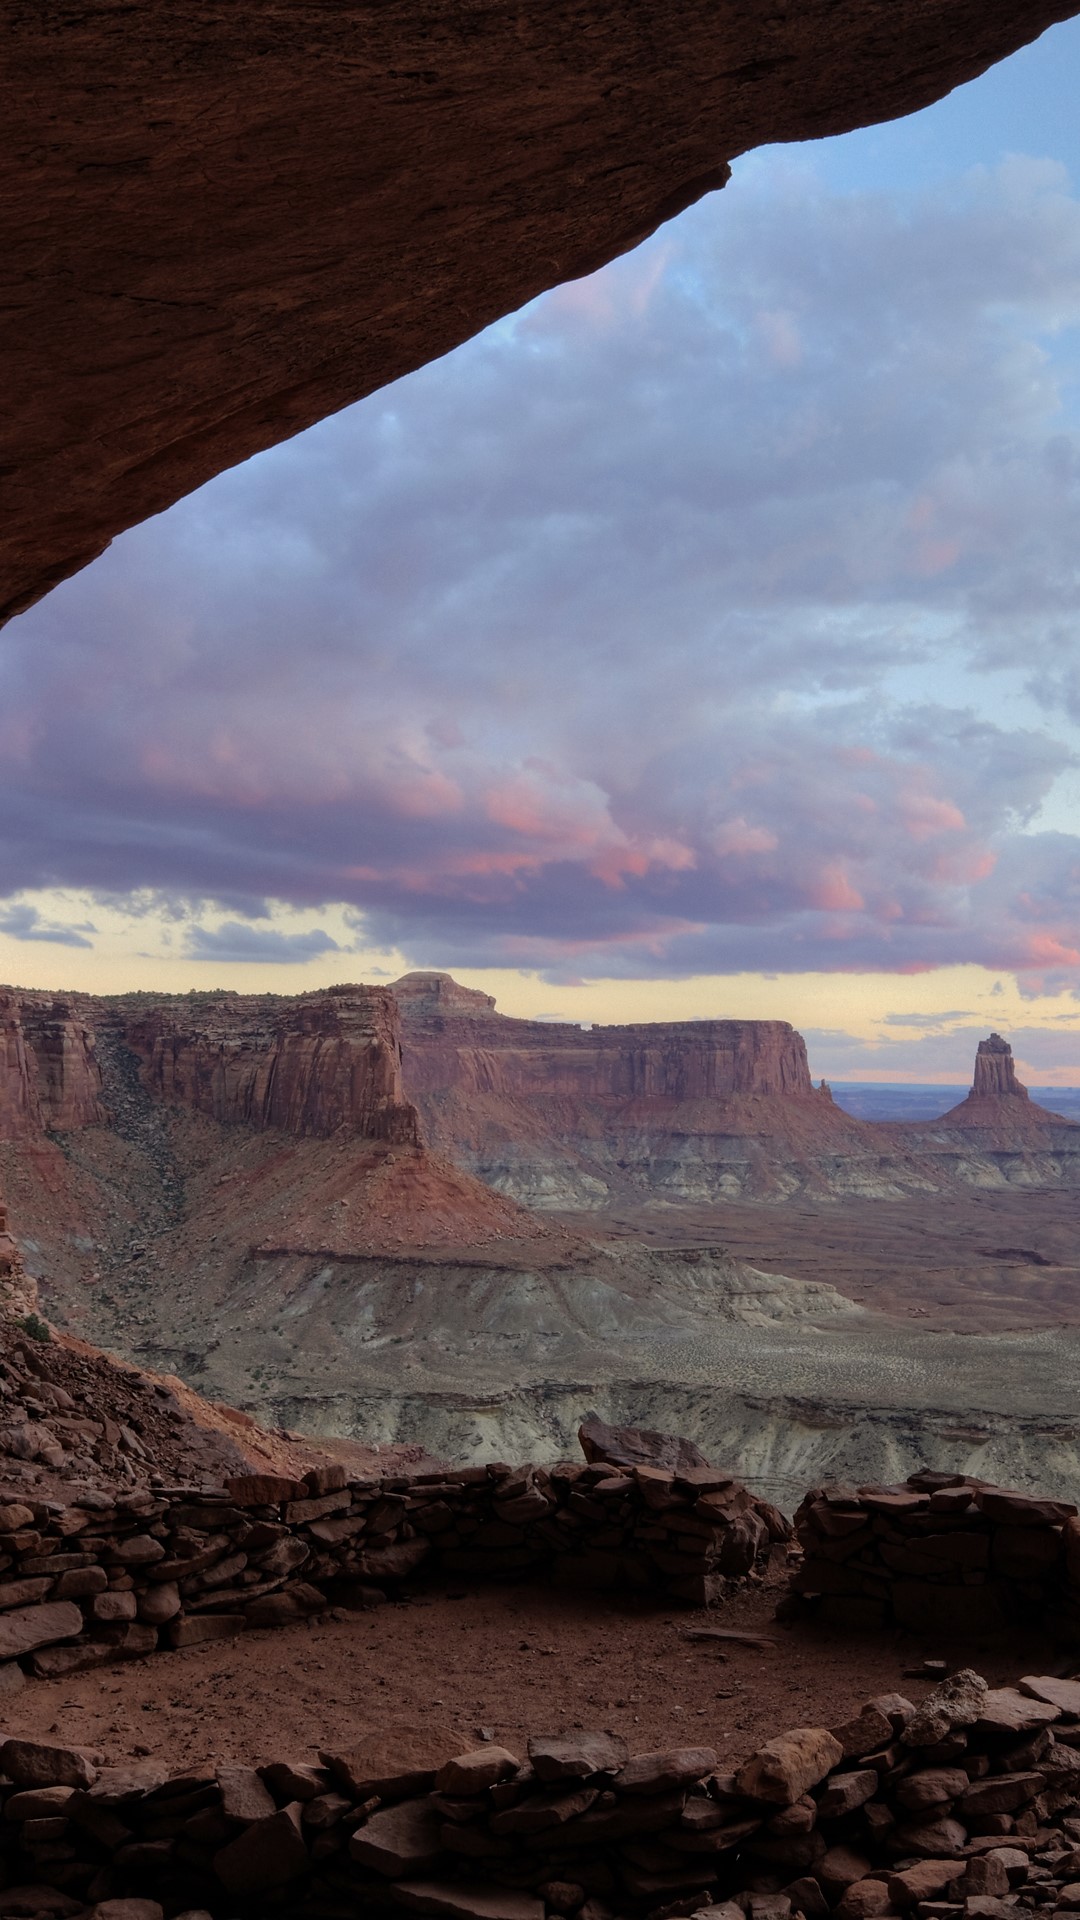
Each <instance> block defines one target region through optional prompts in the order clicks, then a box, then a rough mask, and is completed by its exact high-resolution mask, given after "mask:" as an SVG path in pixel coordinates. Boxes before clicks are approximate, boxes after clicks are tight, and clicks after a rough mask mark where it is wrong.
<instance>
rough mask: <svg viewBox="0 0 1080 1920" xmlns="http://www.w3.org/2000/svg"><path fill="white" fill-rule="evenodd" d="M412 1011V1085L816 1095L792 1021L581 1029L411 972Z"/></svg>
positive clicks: (418, 1088) (530, 1091)
mask: <svg viewBox="0 0 1080 1920" xmlns="http://www.w3.org/2000/svg"><path fill="white" fill-rule="evenodd" d="M393 992H394V995H395V997H396V999H397V1001H398V1004H399V1006H400V1007H401V1011H402V1020H403V1048H404V1055H405V1060H406V1075H407V1080H408V1086H409V1090H410V1092H411V1093H413V1094H415V1095H416V1096H417V1097H418V1098H419V1097H420V1096H421V1095H423V1094H431V1093H439V1092H443V1091H449V1090H453V1091H454V1092H459V1093H465V1094H473V1093H498V1094H507V1095H509V1096H510V1097H511V1098H515V1099H516V1098H521V1097H524V1098H532V1097H534V1096H537V1095H540V1096H544V1097H547V1096H551V1095H554V1096H556V1097H557V1096H559V1095H561V1094H570V1095H574V1096H577V1097H578V1098H581V1099H588V1100H617V1101H620V1102H621V1101H626V1100H636V1099H654V1098H656V1099H662V1100H679V1101H683V1100H722V1099H726V1098H728V1097H729V1096H731V1095H735V1094H747V1095H754V1094H758V1095H765V1096H767V1097H768V1096H773V1095H779V1096H781V1097H794V1098H805V1097H808V1096H810V1097H812V1096H813V1095H814V1085H813V1082H812V1080H811V1078H810V1069H809V1067H808V1065H807V1060H806V1043H805V1041H804V1040H803V1037H802V1035H801V1034H800V1033H796V1031H795V1029H794V1027H792V1026H789V1025H788V1023H787V1021H786V1020H694V1021H677V1022H661V1021H650V1022H647V1023H646V1022H641V1023H639V1024H637V1025H633V1026H593V1027H583V1026H580V1025H574V1024H572V1023H570V1022H562V1021H561V1022H558V1023H556V1022H554V1021H538V1020H516V1019H512V1018H511V1017H510V1016H508V1015H506V1014H501V1013H496V1011H495V1002H494V1000H493V999H491V998H490V996H489V995H488V994H481V993H474V992H473V991H471V990H470V989H468V988H464V987H460V986H458V984H457V982H456V981H454V980H452V979H450V977H449V975H438V974H434V975H433V974H420V975H416V974H406V976H405V978H404V979H403V980H400V981H398V982H397V984H396V985H395V987H394V988H393Z"/></svg>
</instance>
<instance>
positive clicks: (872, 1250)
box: [560, 1186, 1080, 1333]
mask: <svg viewBox="0 0 1080 1920" xmlns="http://www.w3.org/2000/svg"><path fill="white" fill-rule="evenodd" d="M560 1218H561V1219H562V1221H563V1223H564V1224H565V1225H566V1226H568V1227H569V1228H571V1229H572V1230H575V1231H578V1232H582V1233H586V1234H588V1233H592V1234H593V1235H594V1236H596V1237H597V1238H610V1239H614V1240H631V1241H634V1242H636V1243H640V1244H641V1245H643V1246H653V1247H673V1246H679V1247H688V1246H723V1247H726V1248H727V1249H728V1250H729V1251H730V1252H731V1253H733V1254H734V1255H735V1257H736V1258H737V1259H739V1260H747V1261H749V1262H750V1263H751V1265H753V1266H756V1267H761V1268H764V1269H765V1270H766V1271H767V1272H774V1273H786V1274H790V1275H791V1276H792V1277H793V1278H794V1279H796V1280H820V1281H825V1282H826V1283H827V1284H828V1285H829V1286H831V1287H836V1288H837V1290H838V1292H840V1293H843V1294H846V1295H847V1297H848V1299H849V1300H857V1301H858V1302H859V1303H860V1305H862V1306H866V1307H870V1308H872V1309H873V1310H874V1311H875V1312H877V1313H885V1314H890V1315H893V1316H895V1317H896V1318H898V1319H902V1320H903V1319H916V1320H920V1321H922V1322H923V1323H924V1324H925V1325H926V1326H927V1327H928V1328H936V1329H940V1330H943V1331H949V1332H954V1333H1005V1332H1012V1331H1016V1330H1018V1329H1021V1328H1038V1327H1046V1326H1077V1325H1080V1192H1078V1191H1077V1190H1076V1188H1075V1187H1071V1188H1070V1187H1049V1188H1034V1187H1021V1186H1017V1187H1010V1188H1007V1189H1006V1190H1004V1191H993V1192H978V1191H968V1192H961V1193H958V1194H948V1193H938V1194H928V1195H925V1196H922V1195H916V1196H913V1197H910V1198H906V1199H902V1200H859V1199H850V1200H843V1201H831V1200H810V1199H806V1198H805V1197H801V1198H799V1199H793V1200H788V1201H786V1202H785V1204H784V1205H783V1206H764V1205H761V1204H757V1205H755V1204H752V1203H748V1202H740V1201H725V1202H724V1204H723V1205H722V1206H680V1207H670V1208H668V1207H655V1206H652V1207H634V1208H625V1209H619V1208H615V1209H613V1210H612V1211H611V1212H604V1213H594V1214H563V1215H561V1216H560Z"/></svg>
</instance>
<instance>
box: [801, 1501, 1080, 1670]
mask: <svg viewBox="0 0 1080 1920" xmlns="http://www.w3.org/2000/svg"><path fill="white" fill-rule="evenodd" d="M795 1537H796V1541H797V1543H798V1546H799V1547H800V1548H801V1550H802V1554H803V1559H802V1563H801V1565H799V1566H798V1567H797V1568H796V1570H795V1572H794V1573H793V1575H792V1581H791V1585H792V1590H793V1593H794V1595H796V1596H797V1601H796V1603H795V1605H794V1606H793V1607H792V1609H791V1610H792V1611H793V1612H796V1611H800V1610H802V1609H803V1608H810V1609H812V1610H813V1611H814V1612H815V1613H816V1614H817V1615H818V1616H819V1617H820V1618H822V1619H825V1620H828V1621H830V1622H832V1623H833V1624H834V1625H836V1626H839V1627H844V1628H851V1629H859V1628H871V1629H872V1628H881V1627H885V1626H899V1627H907V1628H909V1629H911V1630H912V1631H913V1632H920V1633H921V1632H930V1633H935V1634H940V1635H943V1636H951V1635H957V1636H963V1635H971V1634H984V1633H1001V1632H1003V1631H1007V1630H1008V1629H1009V1628H1010V1627H1013V1626H1017V1625H1020V1624H1023V1625H1027V1626H1030V1625H1031V1624H1032V1623H1035V1622H1038V1623H1041V1624H1044V1625H1046V1626H1047V1627H1048V1628H1049V1629H1050V1630H1051V1631H1052V1632H1054V1633H1056V1634H1057V1635H1058V1636H1059V1637H1060V1638H1061V1639H1062V1640H1063V1641H1065V1642H1069V1643H1073V1644H1075V1643H1080V1520H1078V1518H1077V1509H1076V1508H1075V1506H1073V1505H1071V1504H1070V1503H1069V1502H1068V1501H1063V1500H1042V1499H1039V1498H1037V1497H1035V1496H1033V1495H1029V1494H1023V1493H1016V1492H1013V1491H1011V1490H1009V1489H1007V1488H1004V1487H994V1486H990V1485H988V1484H987V1483H986V1482H985V1481H981V1480H975V1479H970V1478H967V1477H965V1476H964V1475H962V1474H944V1473H915V1474H912V1475H911V1477H910V1479H909V1480H907V1481H906V1482H905V1484H904V1485H903V1486H891V1487H884V1486H881V1487H858V1488H856V1487H850V1486H829V1487H820V1488H817V1489H815V1490H814V1491H813V1492H811V1493H808V1494H807V1495H806V1498H805V1499H804V1500H803V1503H802V1505H801V1506H800V1508H799V1510H798V1512H797V1514H796V1515H795Z"/></svg>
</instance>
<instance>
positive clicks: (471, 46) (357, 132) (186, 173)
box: [0, 0, 1075, 618]
mask: <svg viewBox="0 0 1080 1920" xmlns="http://www.w3.org/2000/svg"><path fill="white" fill-rule="evenodd" d="M1074 11H1075V0H812V4H806V5H803V6H799V7H761V6H752V5H748V4H747V3H746V0H683V4H681V5H680V6H678V7H675V8H673V7H671V6H670V5H669V4H666V0H635V4H634V5H633V6H629V5H626V4H625V3H624V0H548V4H547V5H545V6H542V7H531V8H528V7H525V8H523V7H492V6H490V5H487V4H485V0H455V4H454V5H443V6H438V7H427V8H421V7H419V6H417V5H416V0H382V3H381V4H380V5H379V6H378V7H370V6H369V7H366V8H363V9H360V8H356V7H353V6H349V5H342V6H314V7H312V6H295V7H284V6H281V5H280V4H279V3H278V0H243V4H240V5H233V6H229V7H206V6H201V5H194V6H176V5H175V4H173V3H172V0H143V4H142V5H141V6H139V7H136V8H132V7H123V8H102V7H95V8H83V9H81V10H80V9H75V10H68V12H66V13H65V15H64V18H63V31H62V32H59V31H57V27H56V23H55V20H53V19H52V18H51V17H50V12H49V10H48V9H43V8H40V7H29V6H21V7H14V8H8V9H6V10H5V46H4V54H5V70H6V76H7V88H6V98H5V109H4V118H3V123H2V126H0V149H2V151H0V167H2V168H3V176H4V177H3V186H2V189H0V194H2V198H3V204H4V211H5V214H6V216H7V217H6V223H5V228H4V235H3V245H2V246H0V282H2V292H0V302H2V305H3V309H4V314H5V328H6V336H7V345H6V350H5V351H6V361H5V375H6V379H5V397H6V401H7V406H6V420H5V426H6V430H7V434H6V437H7V445H6V450H5V463H4V469H3V479H4V482H5V487H6V491H5V496H4V504H3V511H2V513H0V618H2V617H3V615H4V613H10V612H14V611H17V610H18V609H19V608H20V607H21V606H25V605H27V604H29V602H30V601H31V600H33V599H34V598H35V597H36V596H38V595H39V594H41V593H43V592H45V591H47V589H48V588H49V587H50V586H51V585H53V584H54V583H55V582H56V581H57V580H59V579H62V578H63V577H64V576H65V574H68V573H71V572H73V571H74V570H75V569H76V568H77V567H80V566H83V565H85V563H86V562H87V560H89V559H91V558H93V556H94V554H96V553H98V552H100V551H101V549H102V547H104V546H105V545H106V544H107V543H108V541H109V540H110V539H111V538H112V537H113V535H114V534H116V533H118V532H119V531H120V530H121V529H122V528H123V527H126V526H130V525H131V524H132V522H134V521H136V520H140V519H143V518H144V517H145V516H146V515H148V514H151V513H157V512H159V511H160V510H161V509H162V508H163V507H165V506H168V505H169V503H170V502H171V501H173V500H175V499H177V498H178V497H179V496H180V495H181V494H183V493H186V492H189V491H190V490H191V489H192V488H194V487H197V486H201V485H202V484H203V482H204V481H206V480H208V479H210V477H211V476H212V475H213V474H215V473H217V472H219V471H220V470H221V469H222V468H224V467H229V466H232V465H234V464H235V463H236V462H237V461H240V460H245V459H247V458H248V457H249V456H250V455H251V454H253V453H255V452H257V451H258V450H259V449H260V448H263V447H267V446H271V445H272V444H274V442H276V441H279V440H283V439H286V438H288V436H289V435H291V434H294V433H296V432H298V431H299V430H300V428H302V427H305V426H308V425H310V424H311V423H312V422H313V421H315V420H318V419H320V418H322V417H323V416H324V415H326V414H329V413H333V412H336V411H337V410H338V409H339V408H341V407H343V406H346V405H348V404H349V402H351V401H353V400H357V399H359V398H360V397H361V395H362V394H365V393H370V392H371V391H372V390H373V389H374V388H376V387H379V386H381V385H384V384H385V383H386V382H387V381H390V380H394V379H396V378H398V377H399V376H400V375H401V374H403V373H406V372H408V371H409V369H410V368H413V367H416V366H419V365H420V364H422V363H423V362H424V361H425V360H430V359H434V358H436V357H437V356H438V355H440V354H443V353H446V352H447V351H448V350H449V349H450V348H451V347H453V346H455V345H456V344H457V343H458V342H459V341H461V340H463V339H466V338H467V337H468V336H469V335H471V334H474V333H476V332H478V331H479V330H480V329H481V328H482V327H484V326H486V325H487V324H488V323H489V322H490V321H493V320H495V319H496V318H498V316H499V315H501V314H503V313H506V312H509V311H511V310H513V309H515V308H518V307H520V306H522V305H523V304H524V302H526V301H527V300H529V299H531V298H532V297H533V296H534V295H536V294H538V293H539V292H541V291H542V290H543V289H544V288H546V287H550V286H552V285H554V284H555V283H556V282H558V281H560V280H565V279H572V278H574V277H575V276H577V275H579V274H584V273H588V272H591V271H592V270H593V269H594V268H595V267H598V266H600V265H601V264H602V263H603V262H604V261H605V260H609V259H611V258H612V257H613V256H614V255H616V254H618V253H622V252H624V251H625V250H626V249H627V248H628V247H631V246H633V245H634V244H635V243H636V242H637V241H638V240H640V239H642V238H643V237H644V235H645V234H647V233H649V232H651V231H652V230H653V229H654V228H655V227H656V226H657V225H658V224H659V223H660V222H661V221H663V220H666V219H669V218H670V217H671V216H672V214H674V213H676V212H678V211H679V210H680V209H681V208H682V207H685V206H687V205H689V204H690V203H691V202H692V201H693V200H696V199H697V198H698V197H699V196H700V195H701V194H702V193H704V192H707V191H708V190H709V189H710V188H714V187H718V186H722V185H723V183H724V181H725V179H726V178H727V172H728V167H727V163H728V161H730V160H731V159H732V158H733V157H734V156H735V155H737V154H740V153H744V152H746V151H747V150H748V149H749V148H751V147H754V146H758V145H760V144H761V143H762V142H771V141H777V140H805V139H811V138H816V137H818V136H820V135H823V134H835V133H841V132H844V131H846V130H848V129H849V128H852V127H856V126H863V125H866V124H867V123H868V122H870V121H873V120H877V119H890V118H892V117H893V116H895V115H897V114H901V113H910V112H912V111H914V110H915V109H917V108H919V107H924V106H926V105H928V104H929V102H931V101H932V100H935V99H938V98H940V97H941V96H942V95H943V94H945V93H947V92H948V91H949V90H950V88H952V87H955V86H957V85H958V84H959V83H960V82H961V81H964V80H969V79H971V78H973V76H974V75H976V74H977V73H980V72H981V71H982V70H983V69H984V68H985V67H986V66H988V65H989V64H990V63H991V62H992V61H994V60H999V59H1001V58H1002V56H1003V55H1005V54H1007V53H1010V52H1011V51H1012V50H1013V49H1014V48H1015V47H1018V46H1020V45H1022V44H1023V43H1024V42H1026V41H1028V40H1031V39H1033V38H1034V37H1035V36H1036V35H1037V34H1038V33H1040V32H1041V31H1042V29H1043V28H1044V27H1046V26H1048V25H1049V24H1050V23H1051V21H1054V20H1061V19H1064V18H1066V17H1067V16H1068V15H1070V14H1072V13H1073V12H1074ZM44 235H47V244H45V243H43V238H42V236H44Z"/></svg>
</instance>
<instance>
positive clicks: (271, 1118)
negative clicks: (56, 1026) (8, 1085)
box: [110, 987, 420, 1146]
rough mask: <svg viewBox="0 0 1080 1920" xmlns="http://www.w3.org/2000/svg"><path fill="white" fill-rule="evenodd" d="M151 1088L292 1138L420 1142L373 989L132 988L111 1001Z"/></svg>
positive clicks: (391, 1033) (221, 1117) (386, 1015)
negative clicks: (176, 991)
mask: <svg viewBox="0 0 1080 1920" xmlns="http://www.w3.org/2000/svg"><path fill="white" fill-rule="evenodd" d="M110 1011H111V1013H112V1016H113V1020H114V1022H115V1024H116V1026H117V1027H118V1029H119V1031H120V1032H121V1034H122V1037H123V1040H124V1042H125V1044H126V1045H127V1046H129V1047H130V1048H131V1049H132V1051H133V1052H135V1053H136V1054H137V1055H138V1056H139V1058H140V1060H141V1061H142V1062H143V1067H144V1072H145V1076H146V1079H147V1082H148V1084H149V1085H150V1087H151V1088H152V1089H153V1090H154V1091H155V1092H156V1093H157V1094H159V1095H160V1097H161V1098H162V1099H163V1100H165V1101H167V1102H168V1103H169V1104H171V1105H173V1106H185V1107H191V1108H193V1109H194V1111H195V1112H197V1113H205V1114H207V1115H209V1116H210V1118H211V1119H213V1120H218V1121H220V1122H222V1124H224V1125H226V1126H236V1125H241V1126H247V1127H254V1128H256V1129H257V1130H262V1129H263V1128H267V1127H275V1128H278V1129H280V1131H281V1132H283V1133H287V1134H291V1135H293V1136H294V1137H304V1136H308V1135H314V1136H322V1137H325V1136H328V1135H330V1134H334V1133H338V1132H342V1131H344V1132H348V1133H354V1134H361V1135H363V1136H364V1137H366V1138H368V1139H373V1140H383V1141H387V1142H390V1143H392V1144H396V1145H399V1146H405V1145H408V1146H417V1145H419V1141H420V1133H419V1123H418V1120H417V1115H416V1110H415V1108H414V1107H413V1106H411V1105H410V1103H409V1101H408V1100H407V1099H406V1098H405V1096H404V1094H403V1092H402V1085H401V1049H400V1045H399V1041H398V1016H397V1008H396V1006H395V1003H394V1000H393V997H392V995H391V994H390V993H388V992H387V991H385V990H384V989H382V988H379V987H344V988H330V989H328V990H327V991H326V992H321V993H310V994H300V995H298V996H297V998H295V999H284V998H276V997H274V996H271V995H269V994H266V995H262V994H249V995H241V994H222V995H219V996H209V995H193V994H184V995H178V996H177V997H176V998H174V999H168V1000H157V999H153V1000H151V999H149V998H147V999H145V1000H144V997H143V996H141V995H138V996H133V997H132V998H131V999H130V1000H121V1001H116V1002H113V1003H112V1004H111V1008H110Z"/></svg>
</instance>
